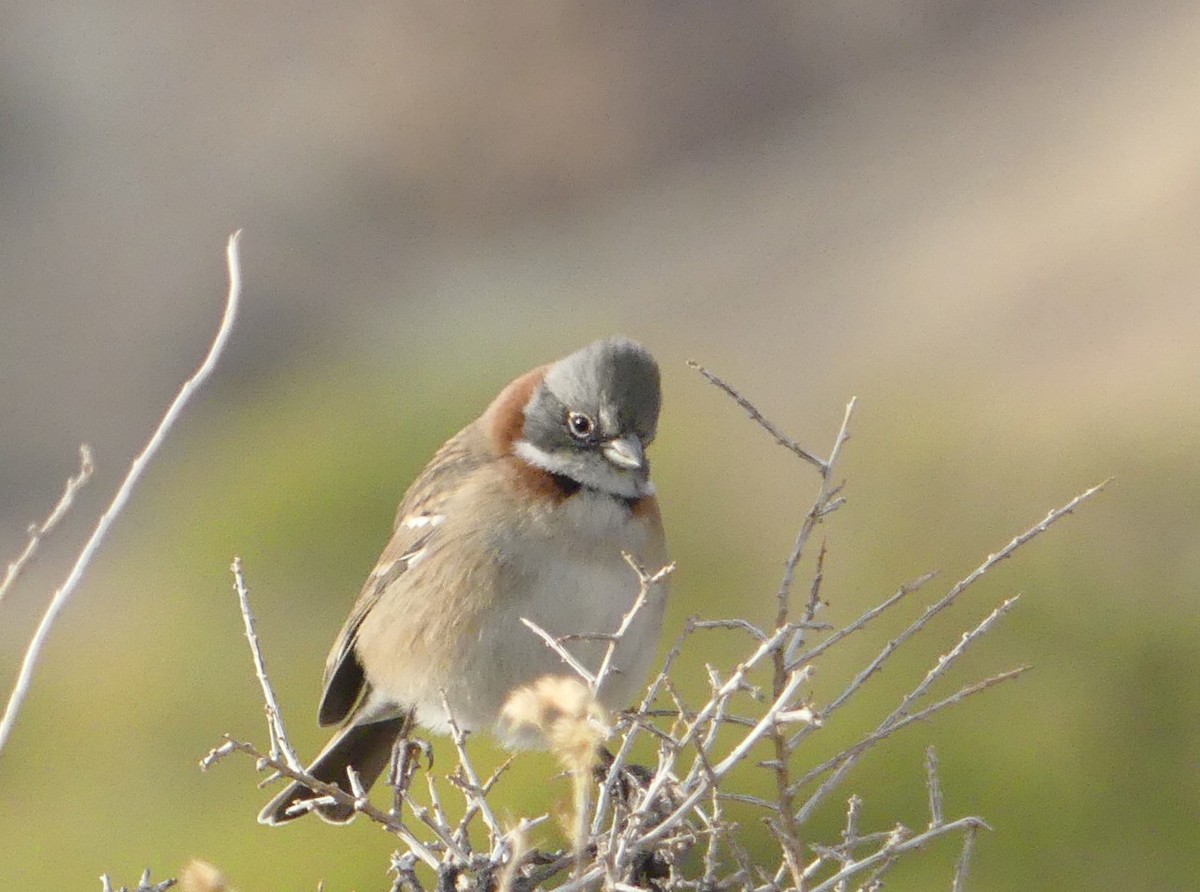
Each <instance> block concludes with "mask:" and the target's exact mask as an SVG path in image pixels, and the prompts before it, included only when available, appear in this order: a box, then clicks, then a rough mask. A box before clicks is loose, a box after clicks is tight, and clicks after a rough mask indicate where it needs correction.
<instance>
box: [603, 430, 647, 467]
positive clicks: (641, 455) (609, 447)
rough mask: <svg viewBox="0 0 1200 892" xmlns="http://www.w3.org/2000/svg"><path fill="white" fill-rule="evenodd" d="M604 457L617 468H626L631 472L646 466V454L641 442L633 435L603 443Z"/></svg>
mask: <svg viewBox="0 0 1200 892" xmlns="http://www.w3.org/2000/svg"><path fill="white" fill-rule="evenodd" d="M604 457H605V458H607V459H608V460H609V461H610V462H612V463H613V464H614V465H616V466H617V467H618V468H627V469H629V470H631V471H632V470H636V469H638V468H643V467H645V466H646V453H645V451H644V450H643V449H642V441H641V440H639V439H638V438H637V437H635V436H634V435H633V434H630V435H629V436H627V437H618V438H616V439H614V440H609V441H608V442H607V443H605V444H604Z"/></svg>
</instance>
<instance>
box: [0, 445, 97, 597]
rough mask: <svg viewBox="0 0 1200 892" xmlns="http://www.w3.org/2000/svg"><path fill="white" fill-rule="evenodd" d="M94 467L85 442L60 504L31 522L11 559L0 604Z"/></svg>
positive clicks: (85, 483) (89, 448)
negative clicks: (23, 544) (24, 541)
mask: <svg viewBox="0 0 1200 892" xmlns="http://www.w3.org/2000/svg"><path fill="white" fill-rule="evenodd" d="M94 469H95V466H94V465H93V464H92V450H91V447H89V446H88V445H87V444H86V443H84V444H83V445H82V446H80V447H79V473H78V474H76V475H75V476H74V477H68V478H67V485H66V486H65V487H64V488H63V494H62V495H61V496H60V497H59V499H58V504H56V505H55V506H54V509H53V510H52V511H51V512H50V514H49V515H48V516H47V517H46V519H45V520H43V521H42V522H41V523H35V524H30V526H29V540H28V541H27V542H26V543H25V548H24V549H23V550H22V551H21V553H20V554H19V555H17V556H16V557H15V558H13V559H12V560H11V561H9V563H8V569H7V570H6V571H5V572H4V581H3V582H0V604H3V603H4V596H5V595H7V594H8V591H9V589H11V588H12V586H13V583H15V582H16V581H17V578H18V577H19V576H20V575H21V573H22V571H23V570H24V569H25V567H26V566H28V565H29V562H30V561H32V560H33V557H34V555H35V554H36V553H37V550H38V546H39V545H41V543H42V539H44V538H45V537H46V535H47V534H48V533H50V531H51V530H53V529H54V528H55V527H56V526H58V522H59V521H60V520H62V519H63V518H64V517H65V516H66V514H67V512H68V511H69V510H71V505H72V503H73V502H74V501H75V494H76V493H77V492H79V490H81V489H82V488H83V487H84V486H85V485H87V482H88V480H90V479H91V477H92V471H93V470H94Z"/></svg>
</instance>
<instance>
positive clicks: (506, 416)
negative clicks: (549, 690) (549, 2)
mask: <svg viewBox="0 0 1200 892" xmlns="http://www.w3.org/2000/svg"><path fill="white" fill-rule="evenodd" d="M660 400H661V397H660V393H659V373H658V366H657V365H656V364H655V362H654V359H653V358H652V357H651V356H650V354H649V353H647V352H646V350H645V348H643V347H642V346H641V345H639V344H636V343H634V342H633V341H630V340H627V339H625V338H608V339H605V340H600V341H596V342H595V343H593V344H590V345H588V346H587V347H584V348H583V349H581V350H578V351H576V352H575V353H572V354H571V355H570V356H567V357H565V358H563V359H560V360H558V361H557V362H554V363H551V364H550V365H546V366H541V367H539V368H536V369H534V370H533V371H531V372H528V373H526V374H524V375H522V376H521V377H519V378H517V379H516V380H515V381H513V382H512V383H511V384H509V385H508V386H507V387H505V388H504V389H503V390H502V391H501V392H500V395H499V396H497V397H496V399H495V400H494V401H493V402H492V404H491V405H490V406H488V408H487V409H486V410H485V411H484V413H483V415H482V416H480V417H479V418H478V419H476V420H475V421H473V422H471V423H470V424H469V425H467V426H466V427H465V428H464V429H463V430H462V431H460V432H459V433H458V434H457V435H455V436H454V437H453V438H451V439H450V440H449V441H448V442H447V443H446V444H445V445H444V446H442V448H441V449H439V450H438V452H437V454H436V455H435V456H434V457H433V460H432V461H431V462H430V463H429V465H428V466H426V468H425V470H423V471H422V472H421V474H420V475H419V476H418V477H417V479H416V480H415V481H414V482H413V484H412V486H411V487H409V489H408V492H407V493H406V494H405V496H404V499H403V500H402V501H401V503H400V508H399V510H398V512H397V519H396V525H395V531H394V532H393V534H392V538H391V541H389V542H388V544H387V547H386V548H384V550H383V554H382V555H381V556H380V558H379V563H378V564H377V565H376V567H375V569H374V571H373V572H372V573H371V575H370V576H369V577H367V581H366V584H365V585H364V586H363V589H362V593H361V594H360V595H359V597H358V600H357V602H356V603H355V605H354V608H353V609H352V610H351V612H350V616H349V618H348V619H347V620H346V623H345V625H343V626H342V630H341V632H340V633H339V634H338V636H337V640H336V641H335V642H334V645H333V649H332V651H330V654H329V659H328V661H327V663H326V665H325V679H324V692H323V694H322V696H321V703H320V707H319V710H318V721H319V722H320V723H321V724H322V725H330V724H335V723H341V728H340V729H339V730H338V731H337V733H336V734H335V735H334V736H333V739H332V740H330V741H329V743H328V744H327V745H326V747H325V749H324V750H322V751H321V754H320V755H319V756H317V758H316V760H315V761H314V762H313V764H312V765H311V766H310V767H309V769H308V770H309V772H310V773H311V774H312V775H313V776H314V777H316V778H318V779H320V780H323V781H326V782H328V783H334V784H337V785H339V786H341V787H342V788H343V789H347V790H349V787H350V784H349V782H348V778H347V773H346V768H347V766H353V767H354V769H355V771H356V772H357V774H358V777H359V779H360V780H361V782H362V786H363V788H364V789H369V788H370V786H371V784H372V783H373V782H374V781H375V780H376V779H377V778H378V777H379V775H380V773H381V772H382V771H383V769H384V768H385V767H386V766H387V764H388V761H389V756H390V753H391V750H392V747H393V745H394V744H395V742H396V740H397V739H398V738H399V737H400V736H402V735H406V734H407V733H408V732H409V730H410V729H411V728H412V726H413V724H414V722H415V723H417V724H420V725H421V726H423V727H425V728H428V729H430V730H432V731H436V732H445V731H447V730H449V722H448V719H447V713H446V704H448V705H449V708H450V713H451V714H452V715H453V717H454V720H455V722H456V723H457V724H458V725H459V726H460V727H461V728H463V729H464V730H470V731H492V732H493V733H497V734H500V735H501V737H502V738H503V728H502V727H501V725H500V723H499V719H500V711H501V707H502V706H503V704H504V702H505V700H506V699H507V698H508V697H509V695H510V694H511V693H512V692H513V691H514V690H516V689H517V688H519V687H521V686H523V685H528V684H531V683H532V682H534V681H535V680H536V679H538V678H539V677H541V676H544V675H549V674H560V675H561V674H567V675H569V674H571V670H570V669H569V668H567V667H566V666H565V664H564V663H563V660H562V658H561V657H560V656H558V655H557V654H556V653H555V652H554V651H552V650H551V649H550V648H548V647H547V646H546V645H545V644H544V643H543V642H542V641H541V640H539V639H538V638H537V637H536V636H535V635H534V634H533V633H532V632H531V631H530V629H529V628H527V627H526V626H525V625H524V624H523V623H522V622H521V618H523V617H524V618H527V619H529V620H531V621H532V622H534V623H536V624H537V625H539V626H540V627H542V628H543V629H544V630H546V631H547V632H549V633H551V634H553V635H566V634H582V635H586V634H589V633H590V634H595V633H611V632H613V631H614V630H615V629H616V628H617V627H618V625H619V623H620V621H621V619H622V617H623V616H624V615H625V614H626V613H627V612H628V611H629V609H630V607H631V605H632V603H633V601H634V598H635V597H636V595H637V592H638V580H637V577H636V576H635V575H634V574H633V572H632V571H631V570H630V568H629V566H628V565H627V563H626V562H625V560H624V558H623V553H627V554H629V555H632V556H633V558H634V559H635V560H636V561H637V562H638V563H639V564H641V565H643V566H645V567H647V568H649V569H651V570H656V569H658V568H659V567H660V566H662V565H663V564H665V563H666V561H667V549H666V540H665V538H664V536H663V529H662V520H661V517H660V514H659V509H658V500H657V498H656V496H655V493H654V486H653V484H651V482H650V478H649V464H648V462H647V460H646V455H645V450H646V446H647V445H649V443H650V442H651V441H652V440H653V439H654V434H655V431H656V428H657V426H658V412H659V404H660ZM664 602H665V588H664V586H663V584H662V583H660V584H659V585H658V586H657V590H656V591H654V592H652V593H651V596H650V598H649V600H648V602H647V603H646V604H645V606H644V607H643V609H641V610H640V611H639V612H638V613H637V614H636V616H635V618H634V621H633V623H632V625H631V627H630V628H629V630H628V632H627V633H626V634H625V635H624V637H623V638H622V640H621V641H620V643H619V645H618V647H617V650H616V651H615V654H614V667H615V669H616V670H617V671H615V672H612V673H610V674H608V675H607V676H606V681H605V683H604V684H603V686H602V687H601V689H600V690H599V691H598V698H599V700H600V702H601V703H603V704H605V705H606V706H610V707H616V708H620V707H624V706H627V705H628V704H629V702H630V701H631V700H632V699H633V697H634V696H636V692H637V690H638V689H639V687H640V686H641V684H642V683H643V682H644V680H645V677H646V674H647V672H648V670H649V667H650V662H651V660H652V658H653V656H654V651H655V644H656V643H657V641H658V636H659V631H660V629H661V626H662V616H663V607H664ZM570 646H571V651H572V653H573V654H574V655H575V656H576V657H577V658H578V659H579V660H580V661H581V662H582V663H583V664H584V665H585V666H587V667H588V668H589V669H590V670H591V671H593V672H595V671H596V670H597V669H598V667H599V664H600V662H601V659H602V657H603V654H604V651H605V649H606V647H607V642H606V641H603V640H598V639H593V640H586V639H577V640H573V641H572V642H571V645H570ZM443 696H444V698H445V700H444V701H443ZM505 742H506V743H508V744H509V745H515V746H522V745H530V743H535V741H529V740H517V739H511V738H510V739H508V740H506V741H505ZM315 795H316V794H314V793H313V791H312V790H311V789H309V788H308V787H306V786H304V785H303V784H299V783H293V784H291V785H290V786H289V787H288V788H287V789H285V790H284V791H283V792H282V793H280V794H279V795H278V796H276V797H275V798H274V799H273V800H272V801H271V802H270V803H269V804H268V805H267V806H266V808H264V809H263V811H262V813H261V814H260V815H259V821H261V822H262V823H264V824H281V823H285V822H287V821H289V820H291V819H292V818H295V817H298V816H299V815H301V814H304V813H305V811H306V809H304V808H303V807H298V806H297V803H299V802H300V801H302V800H306V799H312V798H314V796H315ZM316 811H317V812H318V813H319V814H320V815H321V816H322V817H323V818H325V819H326V820H328V821H332V822H336V823H342V822H345V821H349V820H350V819H351V818H353V817H354V810H353V809H352V808H351V807H349V806H343V805H340V804H321V805H318V806H317V807H316Z"/></svg>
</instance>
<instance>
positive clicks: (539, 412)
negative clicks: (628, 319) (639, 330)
mask: <svg viewBox="0 0 1200 892" xmlns="http://www.w3.org/2000/svg"><path fill="white" fill-rule="evenodd" d="M661 402H662V397H661V393H660V390H659V372H658V364H657V363H656V362H655V361H654V358H653V357H652V356H651V355H650V354H649V352H647V350H646V348H645V347H643V346H641V345H640V344H638V343H636V342H635V341H631V340H629V339H628V338H622V337H611V338H604V339H603V340H599V341H595V342H593V343H591V344H589V345H587V346H586V347H583V348H582V349H580V350H577V351H575V352H574V353H572V354H570V355H569V356H566V357H564V358H562V359H560V360H558V362H556V363H554V364H553V365H551V366H550V368H549V369H548V370H547V372H546V377H545V379H544V380H543V381H542V383H541V385H540V386H539V387H538V389H537V391H536V392H535V393H534V395H533V397H532V399H530V401H529V404H528V405H527V406H526V407H525V425H524V439H525V441H526V443H527V444H529V445H530V446H532V447H535V451H528V452H527V456H526V457H527V458H528V459H530V460H532V461H534V462H535V463H536V464H539V465H540V466H542V467H546V468H547V469H548V470H552V471H554V472H555V473H562V474H565V475H567V476H569V477H572V478H573V479H575V480H577V481H579V482H580V483H583V484H584V485H587V486H594V487H597V488H599V489H603V490H606V491H609V492H612V493H614V494H617V495H627V496H632V495H636V494H645V492H646V491H648V490H647V487H646V485H644V484H645V481H646V478H647V470H648V468H647V466H646V465H645V462H644V455H643V453H642V450H644V448H645V446H646V445H648V444H649V443H650V442H651V441H652V440H653V439H654V435H655V433H656V431H657V429H658V413H659V408H660V406H661ZM576 414H582V415H584V416H586V418H587V420H588V423H589V424H591V425H592V426H593V427H592V428H591V429H590V430H589V431H588V432H587V434H586V435H581V434H580V433H579V431H574V432H572V430H570V429H569V427H568V421H569V419H570V418H571V417H572V416H573V415H576ZM618 439H624V440H626V442H627V443H628V444H629V446H630V447H631V448H636V452H637V458H638V459H639V460H640V461H641V466H640V467H625V468H624V469H622V468H621V467H619V466H618V467H613V465H612V463H611V461H604V459H603V458H602V453H603V448H604V446H605V444H608V443H611V442H612V441H613V440H618ZM639 444H640V445H639ZM610 455H611V451H610ZM618 465H619V463H618Z"/></svg>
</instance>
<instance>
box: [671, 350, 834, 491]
mask: <svg viewBox="0 0 1200 892" xmlns="http://www.w3.org/2000/svg"><path fill="white" fill-rule="evenodd" d="M688 367H689V368H693V369H695V370H696V371H698V372H699V373H700V374H701V375H703V376H704V377H705V378H707V379H708V380H709V381H711V382H712V383H713V384H715V385H716V386H717V387H719V388H721V390H723V391H725V392H726V393H727V394H729V396H730V397H732V398H733V401H734V402H735V403H737V404H738V405H739V406H741V407H742V408H743V409H744V410H745V411H746V414H747V415H749V416H750V417H751V418H752V419H753V420H754V423H755V424H757V425H758V426H759V427H761V428H762V429H763V430H765V431H766V432H767V433H769V434H770V435H771V436H772V437H774V438H775V442H776V443H778V444H779V445H780V446H783V447H784V448H785V449H790V450H791V451H792V452H794V453H795V454H796V455H798V456H800V458H802V459H804V460H805V461H806V462H808V463H809V464H811V465H813V466H814V467H816V468H820V469H824V468H825V466H826V463H825V462H823V461H821V459H819V458H817V457H816V456H815V455H813V454H812V453H811V452H809V451H808V450H807V449H805V448H804V447H803V446H801V445H800V444H799V443H797V442H796V441H795V440H793V439H792V438H791V437H789V436H788V435H787V434H785V433H783V431H781V430H780V429H779V428H777V427H776V426H775V425H774V424H772V423H771V422H770V421H768V420H767V419H766V418H765V417H764V416H763V414H762V412H760V411H758V409H757V408H756V407H755V406H754V404H753V403H751V402H750V401H749V400H748V399H746V398H745V397H744V396H742V395H741V394H740V393H738V392H737V391H736V390H735V389H734V388H733V386H732V385H730V384H727V383H726V382H725V381H723V380H721V378H719V377H718V376H717V375H716V374H715V373H714V372H711V371H709V370H708V369H706V368H705V367H704V366H702V365H700V363H698V362H696V361H695V360H692V359H689V360H688Z"/></svg>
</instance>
